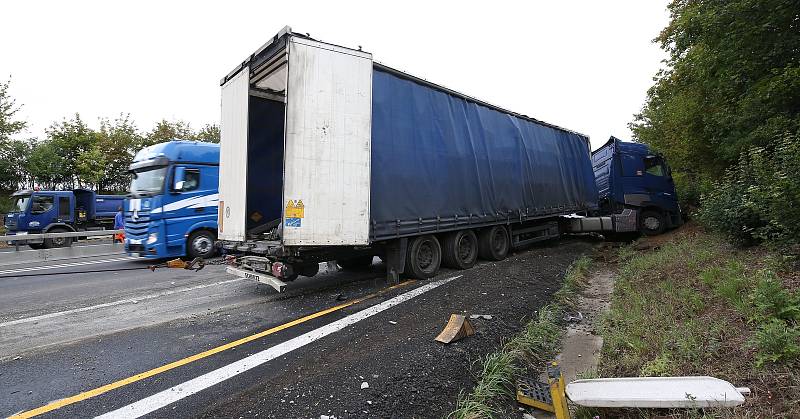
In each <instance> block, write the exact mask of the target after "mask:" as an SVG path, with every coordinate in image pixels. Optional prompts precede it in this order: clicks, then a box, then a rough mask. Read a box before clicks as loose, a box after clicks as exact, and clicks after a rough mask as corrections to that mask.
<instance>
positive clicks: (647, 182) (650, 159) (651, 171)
mask: <svg viewBox="0 0 800 419" xmlns="http://www.w3.org/2000/svg"><path fill="white" fill-rule="evenodd" d="M643 175H644V187H645V190H646V191H647V192H648V194H649V195H650V199H651V201H652V202H653V203H655V204H656V205H658V206H659V207H661V208H662V209H664V210H668V211H677V207H678V200H677V196H676V195H675V182H674V181H673V179H672V174H671V172H670V170H669V167H668V166H667V165H666V163H665V162H664V159H663V158H661V157H660V156H645V157H644V174H643Z"/></svg>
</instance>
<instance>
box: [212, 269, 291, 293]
mask: <svg viewBox="0 0 800 419" xmlns="http://www.w3.org/2000/svg"><path fill="white" fill-rule="evenodd" d="M226 272H228V273H229V274H233V275H236V276H238V277H240V278H247V279H253V280H255V281H257V282H260V283H262V284H266V285H269V286H270V287H272V288H275V291H278V292H283V290H284V289H286V283H285V282H283V281H281V280H280V279H278V278H275V277H274V276H272V275H269V274H265V273H260V272H254V271H248V270H244V269H239V268H236V267H233V266H228V267H227V269H226Z"/></svg>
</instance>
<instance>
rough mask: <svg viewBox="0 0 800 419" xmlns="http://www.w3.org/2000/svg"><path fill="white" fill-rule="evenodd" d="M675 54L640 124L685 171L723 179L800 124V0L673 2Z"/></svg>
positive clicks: (636, 126) (668, 35)
mask: <svg viewBox="0 0 800 419" xmlns="http://www.w3.org/2000/svg"><path fill="white" fill-rule="evenodd" d="M669 10H670V12H671V21H670V23H669V25H668V26H667V27H666V28H665V29H664V30H663V31H662V32H661V34H660V35H659V37H658V38H657V39H656V41H657V42H659V43H660V44H661V47H662V48H663V49H664V50H666V51H667V52H668V53H669V59H668V61H667V65H668V68H667V69H666V70H663V71H661V72H660V73H658V74H657V75H656V78H655V82H656V83H655V85H654V86H653V87H652V88H651V89H650V90H649V91H648V98H647V103H646V104H645V106H644V108H643V109H642V112H641V113H640V114H639V115H636V118H635V121H634V123H633V124H632V126H631V128H632V129H633V131H634V134H635V137H636V139H638V140H639V141H641V142H644V143H647V144H650V145H652V146H654V147H655V148H657V149H660V150H661V151H662V152H663V153H664V154H665V155H666V156H667V158H668V159H669V160H670V162H671V165H672V166H673V168H674V169H676V171H678V172H684V173H687V174H689V175H690V176H691V177H693V178H702V179H716V178H720V177H722V176H723V175H724V173H725V169H726V168H727V167H730V166H731V165H734V164H736V163H737V162H738V160H739V156H740V155H741V154H742V153H743V152H745V151H747V150H748V149H749V148H750V147H767V148H772V146H773V145H774V144H776V142H777V140H778V139H780V138H782V136H783V135H784V134H786V133H794V132H796V131H797V129H798V127H800V116H799V115H800V2H798V1H797V0H674V1H673V2H672V3H671V4H670V6H669Z"/></svg>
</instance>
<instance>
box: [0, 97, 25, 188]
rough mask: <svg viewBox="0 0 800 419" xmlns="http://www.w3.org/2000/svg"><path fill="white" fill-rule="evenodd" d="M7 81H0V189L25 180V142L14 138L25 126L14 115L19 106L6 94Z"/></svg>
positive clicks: (11, 186) (15, 186)
mask: <svg viewBox="0 0 800 419" xmlns="http://www.w3.org/2000/svg"><path fill="white" fill-rule="evenodd" d="M9 84H10V82H9V81H6V82H2V83H0V190H11V189H16V188H17V185H19V184H21V183H23V182H24V180H25V171H24V170H23V166H22V162H23V161H24V159H25V156H26V155H27V151H28V150H27V144H26V143H25V142H22V141H18V140H16V139H14V137H15V136H17V135H18V134H20V133H22V132H23V131H24V130H25V127H26V126H27V123H26V122H25V121H22V120H19V119H17V117H16V114H17V112H19V109H20V107H19V106H17V104H16V102H15V100H14V99H13V98H12V97H11V96H10V95H9V94H8V88H9Z"/></svg>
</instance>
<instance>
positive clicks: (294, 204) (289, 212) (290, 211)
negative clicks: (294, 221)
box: [284, 199, 306, 227]
mask: <svg viewBox="0 0 800 419" xmlns="http://www.w3.org/2000/svg"><path fill="white" fill-rule="evenodd" d="M305 207H306V206H305V205H304V204H303V200H302V199H297V200H294V199H290V200H289V201H288V202H287V203H286V211H285V213H284V215H285V217H286V218H287V221H288V219H289V218H303V217H304V216H305ZM298 227H299V226H298Z"/></svg>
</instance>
